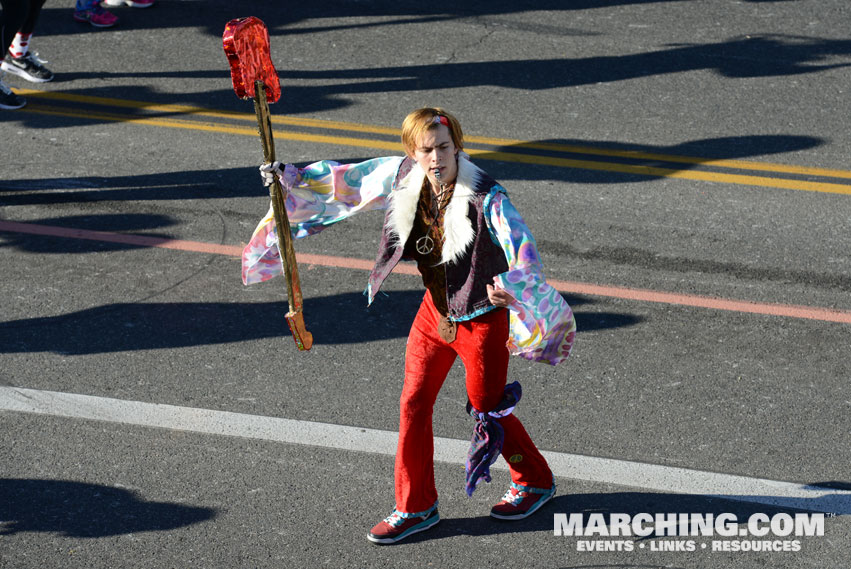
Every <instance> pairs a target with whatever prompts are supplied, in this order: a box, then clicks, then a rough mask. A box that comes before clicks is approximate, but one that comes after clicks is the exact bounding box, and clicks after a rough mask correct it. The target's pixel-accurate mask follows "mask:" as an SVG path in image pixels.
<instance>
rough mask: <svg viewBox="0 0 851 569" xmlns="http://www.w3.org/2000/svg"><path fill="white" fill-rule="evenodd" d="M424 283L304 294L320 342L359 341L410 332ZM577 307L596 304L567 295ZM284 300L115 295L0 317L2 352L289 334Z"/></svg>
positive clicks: (586, 320) (587, 320) (619, 317)
mask: <svg viewBox="0 0 851 569" xmlns="http://www.w3.org/2000/svg"><path fill="white" fill-rule="evenodd" d="M422 297H423V291H422V290H406V291H394V292H390V293H389V294H388V295H384V294H381V295H379V298H378V299H376V301H375V302H374V303H373V305H372V306H371V307H369V308H368V307H367V306H366V299H365V297H364V296H363V295H362V294H361V293H357V292H351V293H343V294H337V295H331V296H324V297H320V298H307V299H305V308H304V311H305V314H307V315H309V317H308V319H307V320H308V322H307V324H308V329H309V330H310V332H311V333H312V334H313V337H314V343H315V344H317V345H322V344H360V343H368V342H376V341H380V340H387V339H393V338H404V337H407V335H408V331H409V330H410V326H411V322H413V320H414V316H415V315H416V311H417V308H418V307H419V303H420V301H421V300H422ZM566 298H567V300H568V302H569V303H570V304H571V306H572V307H574V308H576V307H577V306H581V305H583V304H593V301H591V300H588V299H585V298H582V297H579V296H570V297H566ZM286 311H287V305H286V302H283V301H281V302H258V303H240V302H233V303H220V302H210V303H203V302H193V303H116V304H109V305H105V306H100V307H97V308H90V309H86V310H80V311H77V312H72V313H69V314H64V315H61V316H47V317H35V318H24V319H20V320H12V321H8V322H3V323H0V353H30V352H53V353H57V354H63V355H82V354H97V353H113V352H123V351H136V350H156V349H172V348H182V347H188V346H204V345H217V344H225V343H231V342H245V341H251V340H258V339H265V338H279V337H281V338H283V337H286V336H290V335H291V333H290V330H289V327H288V326H287V323H286V320H285V319H284V314H285V313H286ZM576 319H577V327H578V329H579V331H580V333H582V332H589V331H593V330H601V329H611V328H622V327H627V326H633V325H636V324H637V323H639V322H641V320H642V318H641V317H638V316H633V315H630V314H625V313H611V312H596V311H593V312H588V313H583V312H581V311H580V312H577V314H576Z"/></svg>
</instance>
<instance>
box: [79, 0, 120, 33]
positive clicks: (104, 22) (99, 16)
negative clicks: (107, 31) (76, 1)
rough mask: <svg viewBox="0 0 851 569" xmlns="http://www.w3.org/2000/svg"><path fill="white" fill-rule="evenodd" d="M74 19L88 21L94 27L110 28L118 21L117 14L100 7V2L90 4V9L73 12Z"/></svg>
mask: <svg viewBox="0 0 851 569" xmlns="http://www.w3.org/2000/svg"><path fill="white" fill-rule="evenodd" d="M74 19H75V20H76V21H78V22H88V23H90V24H91V25H93V26H94V27H96V28H111V27H112V26H114V25H115V24H117V23H118V16H116V15H115V14H113V13H112V12H109V11H107V10H104V9H103V8H101V5H100V3H98V4H95V5H94V6H92V8H91V10H80V11H79V12H74Z"/></svg>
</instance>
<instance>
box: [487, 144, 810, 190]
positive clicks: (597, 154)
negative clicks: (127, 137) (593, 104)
mask: <svg viewBox="0 0 851 569" xmlns="http://www.w3.org/2000/svg"><path fill="white" fill-rule="evenodd" d="M824 143H825V140H824V139H822V138H819V137H815V136H805V135H793V134H773V135H757V134H753V135H741V136H722V137H715V138H704V139H700V140H690V141H687V142H682V143H679V144H671V145H650V144H632V143H626V142H611V141H602V140H582V139H578V138H560V139H542V140H533V141H523V142H518V143H516V144H507V145H503V146H499V147H495V148H494V149H493V151H492V152H484V153H478V154H476V156H475V159H474V161H477V162H480V165H482V166H483V167H484V168H485V169H486V170H487V171H488V173H489V174H490V175H492V176H494V177H495V178H496V179H497V180H503V179H505V180H508V179H515V178H516V179H524V180H552V181H557V182H565V183H571V184H626V183H635V182H647V181H651V180H658V179H660V178H661V176H660V175H654V174H650V173H642V174H631V173H625V172H616V171H614V169H613V168H612V167H613V166H614V165H619V166H621V165H628V166H635V167H638V168H641V169H646V168H660V169H664V170H666V171H668V172H671V173H676V172H684V171H688V170H693V169H696V168H700V167H701V166H705V165H707V164H708V165H709V166H711V164H709V163H711V162H713V161H717V160H741V159H745V158H751V159H752V158H757V157H764V156H770V155H773V154H782V153H788V152H798V151H802V150H808V149H812V148H816V147H818V146H821V145H822V144H824ZM472 145H473V144H472V143H471V146H472ZM503 154H511V155H512V156H524V155H530V156H546V157H556V158H567V159H570V160H577V161H581V162H582V164H585V166H584V167H583V165H571V166H557V165H554V166H548V165H541V164H535V165H534V166H529V165H526V164H522V163H517V162H513V161H507V160H504V158H503V156H502V155H503ZM484 161H486V163H484V164H481V162H484ZM508 190H509V193H510V191H511V188H510V187H509V188H508Z"/></svg>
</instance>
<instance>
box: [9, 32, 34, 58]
mask: <svg viewBox="0 0 851 569" xmlns="http://www.w3.org/2000/svg"><path fill="white" fill-rule="evenodd" d="M32 36H33V35H32V34H22V33H21V32H18V33H17V34H15V39H13V40H12V45H10V46H9V53H10V54H12V57H14V58H15V59H18V58H20V57H23V56H25V55H26V54H27V52H28V51H29V50H30V38H31V37H32Z"/></svg>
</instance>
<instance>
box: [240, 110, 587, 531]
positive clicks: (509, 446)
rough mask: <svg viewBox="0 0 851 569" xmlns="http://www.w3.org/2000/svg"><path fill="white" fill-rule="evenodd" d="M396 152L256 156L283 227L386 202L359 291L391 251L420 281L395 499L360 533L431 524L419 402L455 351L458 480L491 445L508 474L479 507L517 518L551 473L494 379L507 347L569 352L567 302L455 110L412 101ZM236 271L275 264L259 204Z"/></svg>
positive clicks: (257, 274) (296, 230)
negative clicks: (472, 154) (465, 434)
mask: <svg viewBox="0 0 851 569" xmlns="http://www.w3.org/2000/svg"><path fill="white" fill-rule="evenodd" d="M402 143H403V145H404V147H405V152H406V156H405V157H386V158H376V159H373V160H368V161H366V162H362V163H359V164H337V163H335V162H327V161H326V162H317V163H315V164H311V165H310V166H307V167H305V168H296V167H294V166H292V165H290V164H288V165H286V166H285V167H283V169H282V165H281V164H280V163H277V162H276V163H275V164H266V165H264V166H262V167H261V175H262V176H263V177H264V181H265V183H266V184H267V185H269V184H271V183H272V180H273V176H278V177H279V179H280V180H281V183H282V186H283V188H284V191H285V192H287V198H286V205H287V213H288V215H289V219H290V222H291V224H292V226H293V227H292V229H293V234H294V236H295V237H297V238H298V237H305V236H307V235H311V234H314V233H317V232H319V231H321V230H323V229H324V228H325V227H327V226H329V225H331V224H333V223H336V222H338V221H341V220H343V219H345V218H347V217H349V216H351V215H353V214H355V213H357V212H359V211H367V210H373V209H386V210H387V213H386V215H385V219H384V226H383V230H382V238H381V243H380V246H379V251H378V256H377V258H376V261H375V266H374V267H373V269H372V272H371V273H370V275H369V280H368V284H367V289H366V293H367V296H368V302H369V303H372V300H373V299H374V297H375V295H376V293H377V292H378V290H379V289H380V287H381V284H382V283H383V282H384V279H385V278H386V277H387V276H388V275H389V274H390V272H391V271H392V270H393V268H394V267H395V266H396V264H397V263H398V262H399V261H400V260H402V259H405V260H412V261H415V262H416V263H417V267H418V269H419V271H420V273H421V274H422V278H423V283H424V284H425V288H426V293H425V296H424V298H423V300H422V303H421V304H420V308H419V311H418V313H417V315H416V317H415V319H414V322H413V324H412V326H411V331H410V334H409V336H408V343H407V349H406V355H405V382H404V386H403V388H402V394H401V398H400V409H399V415H400V417H399V442H398V448H397V453H396V464H395V487H396V507H395V509H394V510H393V512H392V513H391V514H390V515H389V516H388V517H387V518H385V519H384V520H383V521H381V522H379V523H378V524H376V525H375V527H373V528H372V530H371V531H370V532H369V534H368V535H367V537H368V539H369V540H370V541H372V542H375V543H380V544H388V543H395V542H397V541H399V540H401V539H404V538H406V537H408V536H409V535H412V534H414V533H417V532H420V531H424V530H426V529H429V528H431V527H433V526H434V525H435V524H436V523H437V522H438V521H439V520H440V517H439V515H438V512H437V490H436V488H435V483H434V456H433V455H434V447H433V444H434V438H433V434H432V411H433V407H434V403H435V401H436V399H437V394H438V391H439V390H440V388H441V386H442V385H443V382H444V380H445V379H446V376H447V374H448V372H449V369H450V367H451V366H452V364H453V362H454V361H455V359H456V357H460V358H461V361H462V362H463V363H464V368H465V372H466V388H467V396H468V403H467V411H468V412H469V413H470V414H471V415H472V416H473V418H474V419H475V421H476V423H475V428H474V432H473V438H472V442H471V447H470V451H469V452H468V457H467V487H466V490H467V493H468V495H472V493H473V491H474V490H475V488H476V485H477V484H478V483H479V482H480V481H481V480H482V479H484V480H485V481H488V482H489V481H490V479H491V477H490V471H489V467H490V465H491V464H492V463H493V461H495V460H496V458H497V457H498V455H499V454H500V453H501V454H502V455H503V456H504V457H505V459H506V462H507V463H508V466H509V469H510V472H511V479H512V483H511V486H510V488H509V489H508V491H507V492H506V493H505V495H504V496H503V498H502V500H501V501H500V502H499V503H498V504H496V505H495V506H494V507H493V508H492V510H491V516H492V517H494V518H498V519H502V520H518V519H523V518H525V517H527V516H529V515H531V514H532V513H534V512H535V511H537V510H538V509H539V508H540V507H541V506H542V505H543V504H545V503H546V502H547V501H549V500H550V499H551V498H552V497H553V495H554V494H555V483H554V480H553V475H552V472H551V471H550V468H549V466H548V465H547V462H546V460H545V459H544V457H543V456H542V455H541V453H540V452H539V451H538V449H537V448H536V447H535V445H534V443H533V442H532V440H531V438H530V437H529V435H528V434H527V432H526V430H525V429H524V427H523V425H522V423H521V422H520V420H519V419H518V418H517V417H515V416H514V414H513V413H512V411H513V409H514V406H515V405H516V404H517V402H518V401H519V400H520V396H521V390H520V385H519V383H517V382H514V383H512V384H510V385H506V380H507V373H508V357H509V354H514V355H519V356H520V357H523V358H526V359H529V360H533V361H543V362H547V363H550V364H552V365H555V364H557V363H559V362H560V361H562V360H564V359H565V358H567V357H568V355H569V354H570V350H571V348H572V346H573V339H574V335H575V332H576V325H575V321H574V318H573V313H572V311H571V310H570V307H569V306H568V305H567V303H565V301H564V299H563V298H562V297H561V295H560V294H559V293H558V292H557V291H556V290H555V289H553V288H552V287H551V286H549V285H548V284H546V282H545V280H544V276H543V269H542V266H541V261H540V257H539V256H538V252H537V249H536V245H535V240H534V238H533V237H532V235H531V234H530V232H529V229H528V228H527V227H526V224H525V223H524V222H523V219H522V218H521V217H520V215H519V214H518V213H517V210H515V209H514V207H513V206H512V205H511V202H510V201H509V199H508V195H507V194H506V191H505V189H504V188H502V186H500V185H499V184H498V183H497V182H496V181H494V180H493V179H492V178H490V177H489V176H488V175H487V174H486V173H485V172H484V171H482V170H481V169H479V168H478V167H476V166H475V165H473V163H472V162H470V160H469V158H468V157H467V155H466V154H464V153H463V152H462V151H461V150H462V148H463V134H462V131H461V126H460V124H459V123H458V121H457V120H456V119H455V118H454V117H453V116H452V115H450V114H449V113H447V112H445V111H443V110H442V109H439V108H423V109H419V110H417V111H414V112H412V113H411V114H410V115H408V116H407V117H406V118H405V121H404V123H403V125H402ZM242 270H243V275H242V276H243V282H245V283H246V284H251V283H254V282H259V281H263V280H266V279H269V278H272V277H273V276H275V275H276V274H280V273H281V272H282V269H281V262H280V256H279V253H278V250H277V237H276V233H275V228H274V219H273V216H272V213H271V210H270V213H269V214H268V215H267V217H266V219H264V220H263V221H261V223H260V225H259V226H258V227H257V229H256V230H255V232H254V235H253V237H252V239H251V242H250V243H249V244H248V246H247V247H246V248H245V251H244V253H243V269H242Z"/></svg>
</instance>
